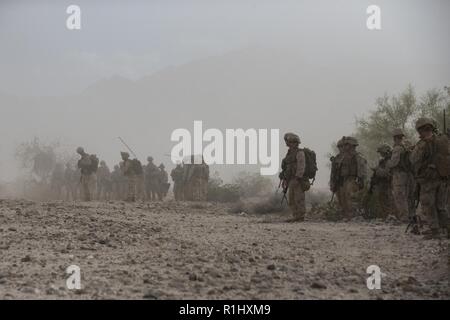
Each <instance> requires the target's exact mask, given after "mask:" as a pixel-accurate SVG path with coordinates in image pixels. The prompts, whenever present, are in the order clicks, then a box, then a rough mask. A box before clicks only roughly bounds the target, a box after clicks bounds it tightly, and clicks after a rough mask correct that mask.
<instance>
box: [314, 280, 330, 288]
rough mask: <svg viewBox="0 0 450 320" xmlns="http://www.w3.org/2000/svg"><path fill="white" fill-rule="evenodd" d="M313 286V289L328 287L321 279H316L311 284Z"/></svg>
mask: <svg viewBox="0 0 450 320" xmlns="http://www.w3.org/2000/svg"><path fill="white" fill-rule="evenodd" d="M311 288H313V289H326V288H327V286H326V285H325V284H323V283H322V282H320V281H315V282H313V283H312V284H311Z"/></svg>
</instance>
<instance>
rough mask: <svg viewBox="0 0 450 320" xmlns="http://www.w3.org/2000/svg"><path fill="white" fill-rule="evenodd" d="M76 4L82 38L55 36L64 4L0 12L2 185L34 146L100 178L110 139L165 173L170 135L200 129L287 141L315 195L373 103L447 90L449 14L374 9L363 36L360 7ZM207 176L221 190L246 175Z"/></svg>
mask: <svg viewBox="0 0 450 320" xmlns="http://www.w3.org/2000/svg"><path fill="white" fill-rule="evenodd" d="M77 3H78V5H80V7H81V10H82V29H81V30H79V31H69V30H67V29H66V27H65V19H66V17H67V14H66V13H65V9H66V8H67V6H68V5H69V4H72V3H71V2H70V1H58V2H54V1H20V2H17V1H2V2H1V4H0V40H1V42H2V50H1V52H0V67H1V69H2V72H1V74H0V108H1V110H2V114H5V115H7V116H4V117H1V119H0V137H1V140H0V180H1V181H4V180H6V181H10V180H13V179H14V178H15V176H16V175H17V172H18V171H17V165H16V164H15V160H14V157H13V153H14V148H15V147H16V145H17V144H19V143H20V142H22V141H25V140H30V139H31V138H32V137H33V136H37V137H39V138H41V140H43V141H54V140H59V141H60V142H61V144H62V146H63V147H64V150H65V151H66V152H72V153H73V152H74V150H75V148H76V147H77V146H79V145H82V146H84V147H85V149H86V150H87V152H90V153H96V154H97V155H99V157H100V158H101V159H104V160H106V161H107V163H108V165H110V166H111V165H112V164H113V163H116V162H117V161H118V160H119V151H120V150H121V149H123V146H122V145H121V144H120V143H119V141H118V140H117V136H119V135H120V136H122V137H123V138H124V139H125V140H126V141H127V142H128V143H129V144H130V146H131V147H132V148H133V149H134V151H135V152H136V153H137V154H138V156H139V157H140V159H141V161H143V160H144V159H145V157H146V156H147V155H149V154H151V155H152V156H153V157H154V158H155V162H157V163H159V162H165V163H166V164H169V166H170V165H171V164H170V163H169V160H170V159H169V158H168V157H166V156H164V154H167V153H170V150H171V147H172V146H173V145H174V143H171V141H170V134H171V133H172V132H173V130H175V129H177V128H187V129H188V130H192V126H193V121H194V120H202V121H203V122H204V126H205V128H218V129H221V130H223V129H225V128H231V129H234V128H244V129H247V128H277V129H280V132H281V133H283V132H286V131H294V132H297V133H298V134H299V135H300V137H301V138H302V142H303V145H305V146H308V147H310V148H313V149H314V150H315V151H316V152H317V154H318V162H319V167H320V168H319V172H318V177H317V182H316V184H317V186H319V187H322V188H324V187H326V186H327V182H328V170H327V167H326V164H327V163H328V158H327V157H326V154H327V153H328V152H329V151H330V145H331V144H332V143H333V142H335V141H336V140H337V139H339V138H340V137H342V136H343V135H349V134H350V133H351V132H352V130H353V124H354V120H355V116H361V115H362V114H364V113H365V112H366V111H367V110H370V109H371V108H372V106H373V105H374V102H375V99H376V98H377V97H379V96H382V95H383V94H384V93H385V92H386V93H390V94H392V93H394V92H399V91H400V90H403V88H405V87H406V86H407V85H408V84H409V83H411V84H412V85H413V86H414V87H415V88H416V90H417V91H418V92H419V93H420V92H423V91H425V90H428V89H430V88H442V87H443V86H444V85H448V75H449V74H450V64H449V63H450V62H449V61H448V57H449V56H450V48H449V45H448V41H445V40H446V39H447V38H448V37H447V34H445V33H443V32H444V30H449V29H450V25H449V23H450V22H449V20H448V19H447V16H446V12H448V11H449V10H450V8H449V6H450V3H449V2H448V1H433V2H429V1H409V0H408V1H395V2H392V1H378V2H377V4H378V5H379V6H380V7H381V9H382V30H380V31H374V32H372V31H369V30H367V28H366V18H367V14H366V8H367V6H368V5H370V4H372V3H371V2H370V1H359V0H358V1H346V2H345V5H343V4H342V3H340V2H336V1H253V0H248V1H226V2H225V1H198V0H195V1H194V0H193V1H188V2H185V1H171V2H170V3H168V2H165V1H152V2H147V1H127V2H126V3H124V2H120V1H96V2H95V3H93V2H92V1H78V2H77ZM112 35H114V36H112ZM331 115H332V116H331ZM100 128H101V130H99V129H100ZM281 136H282V134H281ZM280 143H281V146H283V144H282V140H281V139H280ZM283 153H284V150H283V148H282V147H281V149H280V158H281V157H282V155H283ZM248 169H252V170H255V171H256V170H257V168H255V166H253V167H252V166H250V167H249V168H248ZM213 170H219V171H220V174H221V176H222V177H224V178H225V179H227V180H229V179H230V178H231V177H232V176H233V175H234V174H236V172H238V171H241V170H243V168H242V167H241V166H235V165H220V166H216V167H215V168H213Z"/></svg>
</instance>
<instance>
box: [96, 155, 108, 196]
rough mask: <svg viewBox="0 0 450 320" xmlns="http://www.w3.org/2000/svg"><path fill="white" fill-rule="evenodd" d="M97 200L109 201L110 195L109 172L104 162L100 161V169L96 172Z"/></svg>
mask: <svg viewBox="0 0 450 320" xmlns="http://www.w3.org/2000/svg"><path fill="white" fill-rule="evenodd" d="M97 183H98V188H97V199H98V200H101V199H102V198H103V199H104V200H110V198H111V193H112V180H111V172H110V171H109V168H108V166H107V165H106V162H105V161H100V167H99V168H98V170H97Z"/></svg>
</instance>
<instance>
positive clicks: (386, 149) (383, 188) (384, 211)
mask: <svg viewBox="0 0 450 320" xmlns="http://www.w3.org/2000/svg"><path fill="white" fill-rule="evenodd" d="M377 152H378V153H379V154H380V156H381V159H380V160H379V162H378V165H377V167H376V168H375V169H373V175H372V178H371V179H370V189H369V193H371V194H374V195H375V197H376V198H375V199H376V200H375V216H376V217H377V218H381V219H385V218H387V217H388V216H390V215H395V216H396V217H397V219H399V216H398V214H397V210H395V204H394V198H393V195H392V174H391V172H390V169H389V167H388V166H387V163H388V162H389V161H390V159H391V155H392V149H391V147H390V146H388V145H387V144H383V145H381V146H380V147H378V149H377Z"/></svg>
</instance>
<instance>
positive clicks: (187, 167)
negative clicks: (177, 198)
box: [183, 156, 194, 201]
mask: <svg viewBox="0 0 450 320" xmlns="http://www.w3.org/2000/svg"><path fill="white" fill-rule="evenodd" d="M193 173H194V156H191V159H190V160H188V161H186V162H185V163H184V165H183V198H184V200H186V201H192V200H194V193H193V186H192V175H193Z"/></svg>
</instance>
